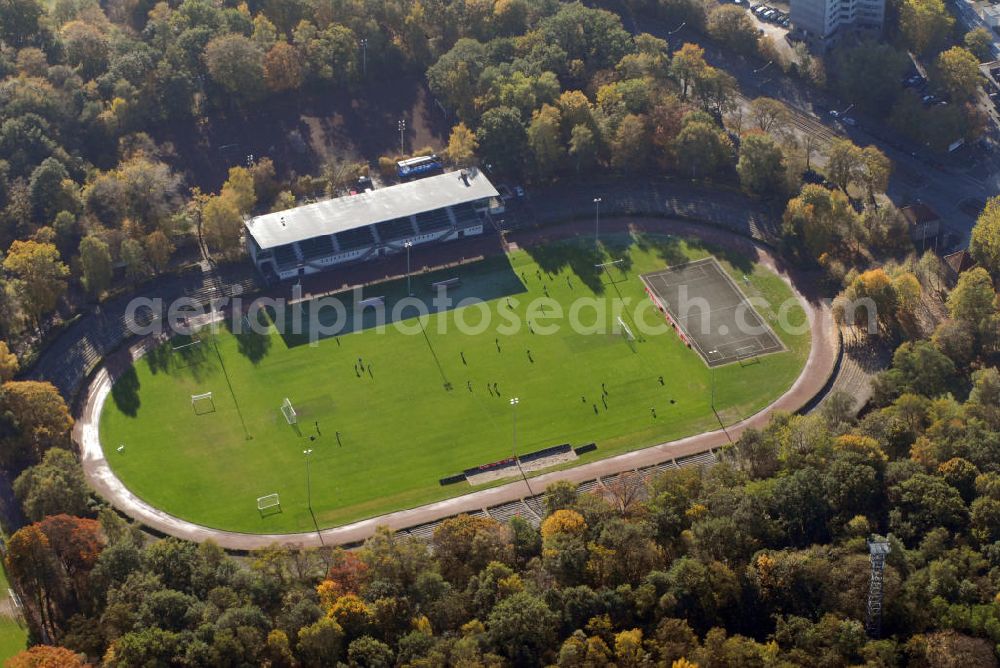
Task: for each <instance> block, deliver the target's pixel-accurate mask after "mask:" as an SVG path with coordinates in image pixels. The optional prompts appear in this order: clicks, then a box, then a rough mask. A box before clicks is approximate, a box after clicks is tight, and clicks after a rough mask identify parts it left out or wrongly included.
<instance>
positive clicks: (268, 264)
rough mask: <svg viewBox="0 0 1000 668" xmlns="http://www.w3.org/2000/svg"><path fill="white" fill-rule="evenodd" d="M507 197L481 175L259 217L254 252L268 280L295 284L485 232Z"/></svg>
mask: <svg viewBox="0 0 1000 668" xmlns="http://www.w3.org/2000/svg"><path fill="white" fill-rule="evenodd" d="M498 198H499V193H498V192H497V190H496V188H494V187H493V184H492V183H490V181H489V179H487V178H486V175H485V174H483V173H482V172H480V171H479V170H476V169H466V170H462V171H459V172H448V173H445V174H440V175H438V176H431V177H427V178H424V179H420V180H417V181H411V182H409V183H401V184H399V185H394V186H388V187H386V188H379V189H376V190H370V191H366V192H362V193H358V194H356V195H348V196H345V197H337V198H334V199H328V200H323V201H321V202H315V203H312V204H306V205H304V206H299V207H296V208H294V209H288V210H286V211H277V212H275V213H268V214H264V215H261V216H256V217H254V218H251V219H250V220H248V221H247V222H246V232H247V235H246V236H247V250H248V252H249V254H250V257H251V259H252V260H253V262H254V264H255V265H256V266H257V268H258V269H259V270H260V272H261V273H262V274H263V275H264V276H265V277H266V278H268V279H287V278H294V277H296V276H301V275H304V274H311V273H315V272H318V271H324V270H326V269H330V268H332V267H334V266H337V265H340V264H343V263H346V262H360V261H364V260H367V259H371V258H374V257H384V256H386V255H391V254H393V253H396V252H401V251H402V250H403V249H404V248H405V246H404V244H405V243H406V242H410V243H411V244H420V243H429V242H433V241H448V240H451V239H458V238H462V237H465V236H472V235H478V234H482V232H483V223H484V221H485V220H486V219H487V216H488V215H489V209H490V206H491V201H492V200H496V199H498Z"/></svg>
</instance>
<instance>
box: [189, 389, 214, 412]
mask: <svg viewBox="0 0 1000 668" xmlns="http://www.w3.org/2000/svg"><path fill="white" fill-rule="evenodd" d="M191 408H192V409H193V410H194V414H195V415H205V414H206V413H214V412H215V398H214V396H213V395H212V393H211V392H205V393H204V394H192V395H191Z"/></svg>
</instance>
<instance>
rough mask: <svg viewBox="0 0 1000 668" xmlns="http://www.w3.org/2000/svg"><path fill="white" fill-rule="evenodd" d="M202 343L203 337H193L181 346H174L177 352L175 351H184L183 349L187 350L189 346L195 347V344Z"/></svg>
mask: <svg viewBox="0 0 1000 668" xmlns="http://www.w3.org/2000/svg"><path fill="white" fill-rule="evenodd" d="M200 344H201V339H198V338H194V339H191V340H190V341H188V342H187V343H182V344H180V345H179V346H174V347H173V352H175V353H179V352H183V351H185V350H187V349H189V348H193V347H194V346H197V345H200Z"/></svg>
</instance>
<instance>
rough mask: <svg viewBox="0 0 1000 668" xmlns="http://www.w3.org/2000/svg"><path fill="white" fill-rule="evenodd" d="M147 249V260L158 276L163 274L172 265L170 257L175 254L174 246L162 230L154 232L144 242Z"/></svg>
mask: <svg viewBox="0 0 1000 668" xmlns="http://www.w3.org/2000/svg"><path fill="white" fill-rule="evenodd" d="M143 244H144V246H145V248H146V259H147V260H149V264H150V266H151V267H152V268H153V271H155V272H156V273H157V274H159V273H162V272H163V271H165V270H166V269H167V267H168V266H169V265H170V256H171V255H172V254H173V252H174V244H173V242H171V241H170V239H169V238H168V237H167V235H166V234H164V233H163V231H162V230H154V231H153V232H150V233H149V234H148V235H146V238H145V239H144V240H143Z"/></svg>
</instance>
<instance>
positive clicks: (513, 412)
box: [510, 397, 535, 496]
mask: <svg viewBox="0 0 1000 668" xmlns="http://www.w3.org/2000/svg"><path fill="white" fill-rule="evenodd" d="M519 403H521V400H520V399H518V398H517V397H514V398H512V399H511V400H510V417H511V435H512V437H513V441H514V445H513V451H514V463H515V464H517V470H518V471H520V472H521V478H523V479H524V486H525V487H527V488H528V495H529V496H534V495H535V493H534V492H532V491H531V484H530V483H529V482H528V476H527V475H525V473H524V469H523V468H521V460H520V459H519V458H518V456H517V405H518V404H519Z"/></svg>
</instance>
